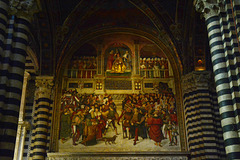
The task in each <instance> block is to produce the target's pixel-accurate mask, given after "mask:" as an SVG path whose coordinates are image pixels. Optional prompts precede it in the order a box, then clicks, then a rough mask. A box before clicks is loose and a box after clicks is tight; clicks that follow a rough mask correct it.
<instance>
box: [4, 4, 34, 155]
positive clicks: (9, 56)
mask: <svg viewBox="0 0 240 160" xmlns="http://www.w3.org/2000/svg"><path fill="white" fill-rule="evenodd" d="M36 11H38V7H37V4H36V2H35V1H33V0H22V1H20V2H19V1H17V0H10V1H9V0H0V12H1V14H0V17H1V27H0V56H1V60H0V63H1V66H0V72H1V76H0V86H1V92H0V97H1V98H0V116H1V118H0V123H1V129H0V130H1V131H0V137H1V139H0V144H1V145H0V152H1V155H0V159H13V154H14V145H15V140H16V132H17V124H18V115H19V108H20V100H21V94H22V86H23V75H24V69H25V61H26V48H27V45H28V33H29V25H30V20H31V18H32V15H33V13H35V12H36Z"/></svg>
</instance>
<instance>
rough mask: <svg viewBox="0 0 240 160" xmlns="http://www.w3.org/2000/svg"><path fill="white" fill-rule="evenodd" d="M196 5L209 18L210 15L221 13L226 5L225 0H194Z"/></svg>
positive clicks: (198, 10)
mask: <svg viewBox="0 0 240 160" xmlns="http://www.w3.org/2000/svg"><path fill="white" fill-rule="evenodd" d="M193 4H194V6H195V7H196V11H197V12H201V13H202V14H203V16H204V17H205V18H206V19H208V18H209V17H212V16H216V15H218V14H219V12H220V11H221V9H222V8H223V6H224V1H223V0H213V1H211V2H209V0H194V2H193Z"/></svg>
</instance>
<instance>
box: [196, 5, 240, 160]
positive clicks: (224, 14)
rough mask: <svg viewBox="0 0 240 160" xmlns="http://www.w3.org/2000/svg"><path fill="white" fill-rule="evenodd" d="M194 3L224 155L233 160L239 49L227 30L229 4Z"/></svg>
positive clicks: (239, 149) (239, 151) (239, 146)
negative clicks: (203, 32) (202, 25)
mask: <svg viewBox="0 0 240 160" xmlns="http://www.w3.org/2000/svg"><path fill="white" fill-rule="evenodd" d="M195 2H196V8H197V11H200V12H202V13H204V17H205V21H206V25H207V30H208V37H209V45H210V51H211V59H212V64H213V71H214V74H215V83H216V91H217V95H218V104H219V112H220V115H221V125H222V128H223V137H224V143H225V150H226V154H227V157H228V159H237V158H239V157H240V138H239V133H238V130H239V129H240V128H239V125H238V124H239V115H240V114H239V109H240V107H239V105H240V104H239V103H240V95H239V80H240V79H239V74H238V72H239V71H238V70H239V65H238V64H239V62H238V61H239V50H238V49H237V48H236V47H237V46H238V45H237V43H236V37H237V36H236V32H235V33H234V32H232V31H231V30H232V28H235V26H234V23H232V22H233V19H232V18H230V17H229V16H230V15H231V16H232V14H231V13H230V14H229V12H231V7H228V4H229V3H230V1H229V0H226V1H222V3H220V2H221V1H218V3H217V2H216V3H215V4H214V3H208V2H206V1H204V0H197V1H195ZM223 2H224V3H223ZM235 2H237V0H235ZM230 6H231V5H230ZM238 10H239V9H238Z"/></svg>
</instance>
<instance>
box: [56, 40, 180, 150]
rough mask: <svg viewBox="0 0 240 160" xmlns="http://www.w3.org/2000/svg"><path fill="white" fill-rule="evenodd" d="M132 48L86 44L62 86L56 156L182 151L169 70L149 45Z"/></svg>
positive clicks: (109, 44)
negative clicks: (85, 152) (62, 153)
mask: <svg viewBox="0 0 240 160" xmlns="http://www.w3.org/2000/svg"><path fill="white" fill-rule="evenodd" d="M130 45H132V46H128V45H126V44H125V43H124V42H123V43H122V42H121V43H120V42H117V41H116V42H111V43H108V44H106V46H104V45H102V46H101V47H99V45H89V44H88V45H83V46H82V48H81V49H79V51H78V52H77V53H76V54H74V55H73V57H72V59H71V61H70V62H69V64H68V67H67V69H66V70H67V71H66V73H67V78H65V81H64V83H63V88H64V90H63V92H62V98H61V108H60V111H61V116H60V131H59V132H60V133H59V149H60V151H68V149H69V148H70V149H71V151H79V150H78V149H81V151H83V152H84V151H90V152H96V151H161V150H163V151H165V150H168V149H169V148H171V149H172V150H176V151H179V150H180V140H179V129H178V118H177V108H176V99H175V92H174V80H173V75H172V71H171V65H170V63H169V61H168V59H167V58H166V56H165V55H164V54H163V53H160V51H159V53H156V47H154V46H153V45H152V44H151V45H148V44H145V43H143V44H142V45H139V44H134V43H133V44H130ZM94 46H98V47H94ZM134 46H135V47H134ZM136 46H137V47H136ZM131 48H135V49H131ZM86 51H89V54H87V53H86ZM82 52H83V53H82ZM149 52H153V53H152V54H149ZM146 53H147V54H146ZM83 55H84V56H83ZM87 55H89V56H87ZM146 55H147V56H146ZM154 148H155V149H154Z"/></svg>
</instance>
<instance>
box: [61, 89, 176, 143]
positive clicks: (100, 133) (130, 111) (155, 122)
mask: <svg viewBox="0 0 240 160" xmlns="http://www.w3.org/2000/svg"><path fill="white" fill-rule="evenodd" d="M61 105H62V106H61V123H60V140H61V142H62V143H65V142H66V141H67V140H69V139H72V144H73V145H78V144H83V145H95V144H97V143H98V140H101V139H102V138H103V137H106V134H107V133H108V132H109V133H114V134H115V135H118V134H119V133H120V131H118V128H119V127H117V125H121V127H120V128H122V138H124V139H125V138H126V139H129V140H133V145H137V144H138V143H141V142H140V141H139V137H141V138H142V139H148V138H150V139H151V140H153V141H154V144H155V145H157V146H160V147H161V146H162V144H161V142H162V141H163V140H165V139H168V140H169V145H170V146H173V145H177V144H178V138H177V136H178V134H179V133H178V120H177V113H176V106H175V98H174V95H173V94H168V93H164V94H163V93H162V94H161V93H159V94H156V93H149V94H131V95H126V96H125V98H124V100H123V101H122V107H121V111H120V112H119V111H117V106H116V105H115V103H114V100H113V98H112V96H111V95H107V94H106V95H94V94H82V95H80V94H77V92H76V91H67V92H66V93H65V94H64V95H63V97H62V101H61ZM118 110H119V109H118ZM111 130H114V132H112V131H111ZM108 135H109V134H108ZM112 136H114V135H112Z"/></svg>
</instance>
